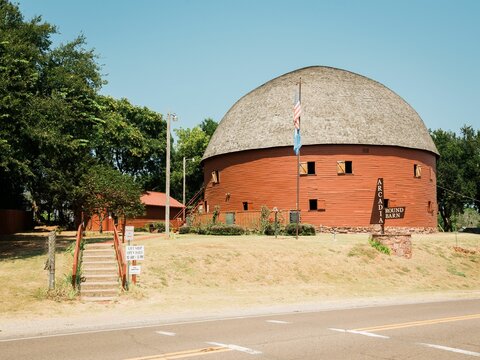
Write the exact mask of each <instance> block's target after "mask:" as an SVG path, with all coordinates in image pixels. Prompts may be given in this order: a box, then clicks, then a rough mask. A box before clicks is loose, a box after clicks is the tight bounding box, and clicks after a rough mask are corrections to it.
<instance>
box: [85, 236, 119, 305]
mask: <svg viewBox="0 0 480 360" xmlns="http://www.w3.org/2000/svg"><path fill="white" fill-rule="evenodd" d="M118 278H119V276H118V263H117V260H116V257H115V249H114V247H113V243H112V242H107V243H91V244H86V245H85V249H84V250H83V257H82V282H81V283H80V298H81V299H82V300H85V301H111V300H115V299H116V298H117V297H118V294H119V292H120V284H119V282H118Z"/></svg>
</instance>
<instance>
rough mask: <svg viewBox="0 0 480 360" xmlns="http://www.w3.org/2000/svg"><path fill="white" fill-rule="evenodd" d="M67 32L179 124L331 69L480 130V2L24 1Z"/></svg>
mask: <svg viewBox="0 0 480 360" xmlns="http://www.w3.org/2000/svg"><path fill="white" fill-rule="evenodd" d="M18 1H19V3H20V8H21V10H22V12H23V14H24V15H25V17H26V18H27V19H29V18H31V17H32V16H34V15H42V17H43V19H44V20H46V21H48V22H50V23H52V24H55V25H56V26H57V27H58V30H59V31H60V34H59V35H57V36H55V37H54V39H53V40H54V41H55V43H57V44H58V43H61V42H67V41H70V40H72V39H74V38H75V37H76V36H77V35H79V34H80V33H83V34H84V35H85V36H86V38H87V42H88V45H89V47H91V48H95V50H96V52H97V53H98V54H99V55H100V60H99V62H100V63H101V64H103V73H104V74H105V75H106V80H107V81H108V85H106V86H105V87H104V88H103V90H102V93H104V94H108V95H112V96H114V97H117V98H120V97H126V98H128V99H129V100H130V101H131V102H133V103H134V104H136V105H142V106H143V105H144V106H147V107H149V108H151V109H153V110H155V111H158V112H161V113H166V112H168V111H172V112H176V113H177V114H178V116H179V118H180V121H179V122H177V123H176V124H175V127H192V126H194V125H197V124H199V123H200V122H201V121H202V120H203V119H204V118H206V117H212V118H214V119H215V120H217V121H220V120H221V118H222V117H223V115H224V114H225V113H226V112H227V110H228V109H229V108H230V107H231V106H232V105H233V104H234V103H235V101H237V100H238V99H239V98H240V97H241V96H243V95H244V94H245V93H247V92H248V91H250V90H252V89H254V88H255V87H257V86H259V85H261V84H263V83H264V82H266V81H268V80H270V79H272V78H274V77H276V76H279V75H282V74H284V73H286V72H289V71H292V70H295V69H297V68H301V67H304V66H310V65H328V66H333V67H338V68H342V69H346V70H350V71H353V72H356V73H359V74H362V75H365V76H367V77H370V78H372V79H374V80H377V81H379V82H381V83H383V84H384V85H386V86H387V87H389V88H390V89H392V90H393V91H395V92H396V93H397V94H399V95H400V96H402V97H403V98H404V99H405V100H406V101H407V102H408V103H410V105H412V106H413V107H414V108H415V110H416V111H417V112H418V113H419V115H420V116H421V117H422V119H423V121H424V122H425V124H426V126H427V127H428V128H432V129H437V128H442V129H446V130H453V131H458V130H459V129H460V127H461V126H462V125H463V124H469V125H472V126H473V127H474V128H475V129H479V128H480V116H479V111H480V1H476V0H470V1H467V0H451V1H444V0H429V1H427V0H398V1H388V0H378V1H370V0H358V1H356V0H355V1H354V0H350V1H333V0H332V1H320V0H313V1H303V0H295V1H294V0H289V1H282V0H237V1H233V0H203V1H201V0H169V1H166V0H158V1H154V0H135V1H132V0H81V1H74V0H41V1H40V0H18Z"/></svg>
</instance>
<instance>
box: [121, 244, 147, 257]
mask: <svg viewBox="0 0 480 360" xmlns="http://www.w3.org/2000/svg"><path fill="white" fill-rule="evenodd" d="M125 255H126V257H127V260H129V261H130V260H145V246H143V245H129V246H127V248H126V251H125Z"/></svg>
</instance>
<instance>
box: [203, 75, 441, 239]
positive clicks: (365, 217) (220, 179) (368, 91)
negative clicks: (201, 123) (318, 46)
mask: <svg viewBox="0 0 480 360" xmlns="http://www.w3.org/2000/svg"><path fill="white" fill-rule="evenodd" d="M300 78H301V83H302V98H301V99H302V100H301V101H302V114H301V121H300V133H301V143H302V147H301V151H300V167H301V169H303V170H302V172H301V175H300V180H299V188H300V198H299V209H300V211H301V214H300V218H301V221H302V222H304V223H310V224H313V225H315V226H317V227H320V226H322V227H332V228H348V229H351V230H355V229H358V230H359V229H371V228H372V226H373V225H372V223H373V222H372V203H374V201H375V198H376V196H378V193H377V191H376V187H375V186H376V184H377V180H378V179H379V178H381V179H382V181H384V182H385V184H388V186H385V187H384V189H383V190H384V191H383V192H382V195H383V199H382V204H378V201H377V204H376V205H377V210H378V207H379V206H380V205H381V206H382V207H383V213H382V220H383V221H385V220H387V224H386V226H387V227H396V228H408V229H409V230H410V229H413V230H414V231H415V230H416V231H429V230H431V231H434V230H435V229H436V226H437V216H436V160H437V157H438V151H437V149H436V147H435V145H434V143H433V141H432V139H431V137H430V135H429V133H428V130H427V128H426V127H425V125H424V123H423V121H422V119H421V118H420V116H419V115H418V114H417V112H416V111H415V110H414V109H413V108H412V107H411V106H410V105H409V104H408V103H407V102H406V101H405V100H403V99H402V98H401V97H400V96H399V95H397V94H396V93H395V92H393V91H392V90H390V89H389V88H387V87H386V86H384V85H382V84H380V83H379V82H377V81H375V80H372V79H369V78H367V77H365V76H362V75H359V74H355V73H353V72H350V71H346V70H341V69H336V68H331V67H325V66H312V67H307V68H302V69H299V70H295V71H292V72H290V73H287V74H284V75H282V76H279V77H277V78H275V79H273V80H270V81H268V82H266V83H265V84H263V85H261V86H259V87H258V88H256V89H254V90H252V91H250V92H249V93H247V94H246V95H244V96H243V97H242V98H240V99H239V100H238V101H237V102H236V103H235V104H233V106H232V107H231V108H230V110H228V112H227V113H226V114H225V116H224V117H223V119H222V120H221V122H220V124H219V125H218V128H217V130H216V131H215V133H214V134H213V136H212V138H211V140H210V143H209V145H208V147H207V149H206V151H205V153H204V156H203V159H202V162H203V166H204V183H205V194H204V196H205V197H204V200H205V204H204V209H205V210H206V211H209V210H210V211H211V210H212V209H214V208H215V207H218V208H217V209H219V210H220V213H222V212H234V213H240V212H252V211H253V212H259V211H260V210H261V208H262V206H264V205H265V206H267V207H268V208H270V209H272V208H274V207H276V208H278V210H279V211H280V212H284V213H285V212H291V211H294V210H295V209H296V185H297V183H296V180H297V169H298V167H297V166H298V165H297V157H296V155H295V153H294V151H293V141H294V139H293V135H294V125H293V100H294V94H295V91H296V90H297V88H298V85H297V84H298V83H299V80H300ZM412 86H414V84H413V79H412ZM212 174H214V176H212ZM227 193H228V194H229V196H228V199H227V198H226V196H225V194H227ZM377 200H378V199H377ZM406 208H408V211H405V209H406ZM235 218H236V219H239V218H240V217H239V216H236V217H235ZM284 218H285V219H289V218H290V216H289V214H286V216H285V217H284ZM390 220H391V221H390ZM377 224H378V222H377Z"/></svg>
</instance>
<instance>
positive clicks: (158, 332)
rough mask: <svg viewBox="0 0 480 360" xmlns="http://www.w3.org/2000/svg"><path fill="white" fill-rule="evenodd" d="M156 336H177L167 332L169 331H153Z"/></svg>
mask: <svg viewBox="0 0 480 360" xmlns="http://www.w3.org/2000/svg"><path fill="white" fill-rule="evenodd" d="M155 332H156V333H157V334H160V335H165V336H175V335H177V334H175V333H174V332H169V331H155Z"/></svg>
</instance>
